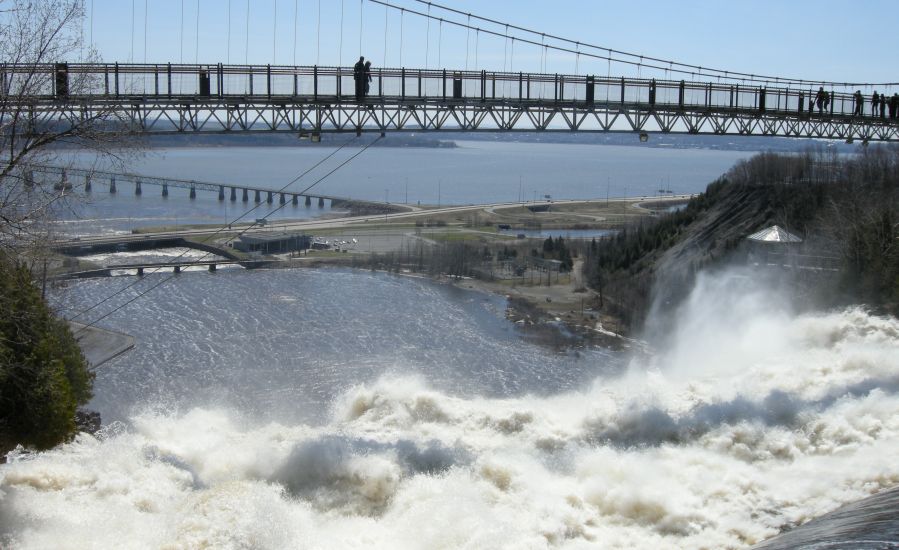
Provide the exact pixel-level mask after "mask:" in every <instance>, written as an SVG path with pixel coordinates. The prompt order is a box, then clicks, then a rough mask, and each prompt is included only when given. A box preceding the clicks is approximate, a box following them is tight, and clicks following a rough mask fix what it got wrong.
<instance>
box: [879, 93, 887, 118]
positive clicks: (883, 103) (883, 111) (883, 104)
mask: <svg viewBox="0 0 899 550" xmlns="http://www.w3.org/2000/svg"><path fill="white" fill-rule="evenodd" d="M886 117H887V95H886V94H880V118H881V119H885V118H886Z"/></svg>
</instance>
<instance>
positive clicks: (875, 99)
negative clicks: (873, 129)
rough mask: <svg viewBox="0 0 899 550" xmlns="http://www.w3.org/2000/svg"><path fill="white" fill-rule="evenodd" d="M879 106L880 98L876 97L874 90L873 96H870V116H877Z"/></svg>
mask: <svg viewBox="0 0 899 550" xmlns="http://www.w3.org/2000/svg"><path fill="white" fill-rule="evenodd" d="M879 106H880V96H879V95H877V90H874V94H873V95H872V96H871V116H872V117H876V116H877V107H879Z"/></svg>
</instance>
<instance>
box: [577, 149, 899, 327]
mask: <svg viewBox="0 0 899 550" xmlns="http://www.w3.org/2000/svg"><path fill="white" fill-rule="evenodd" d="M822 162H823V161H822V159H820V158H818V157H815V156H811V155H809V156H807V157H797V156H779V155H770V154H766V155H760V156H759V157H756V158H754V159H750V160H749V161H747V162H746V163H745V164H741V165H738V166H736V167H735V168H734V169H732V170H731V171H730V172H729V173H728V174H727V175H726V176H725V177H723V178H721V179H720V180H719V181H717V182H715V183H713V184H711V185H710V186H709V187H708V189H707V191H706V192H705V193H703V194H702V195H700V196H698V197H696V198H694V199H693V200H692V201H691V202H690V203H689V204H688V205H687V207H686V208H685V209H684V210H682V211H680V212H677V213H674V214H670V215H667V216H664V217H661V218H659V219H657V220H656V221H655V222H654V223H649V224H646V225H644V226H642V227H637V228H632V229H630V230H628V231H626V232H625V233H623V234H622V235H620V236H619V237H618V238H616V239H612V240H611V241H608V242H606V243H602V244H600V245H599V246H598V247H597V248H596V249H595V250H593V251H591V257H588V259H587V260H586V262H585V263H586V265H587V270H586V274H587V278H588V280H589V281H590V283H591V286H593V287H594V288H596V289H597V290H600V291H602V292H603V293H604V297H605V299H606V302H607V304H608V307H609V309H610V310H611V311H610V312H611V313H612V314H614V315H616V316H618V317H620V318H622V320H623V322H624V323H625V324H626V325H627V326H629V327H630V328H631V330H637V329H639V328H640V327H641V326H643V324H644V321H645V319H646V317H647V315H649V314H650V313H651V314H652V315H653V316H664V315H665V314H666V313H667V312H669V311H671V310H673V309H674V307H675V306H676V305H677V304H679V303H680V301H681V300H682V299H683V298H684V297H685V296H686V294H687V293H688V292H689V291H690V289H691V288H692V286H693V283H694V280H695V275H696V273H697V272H698V271H700V270H703V269H721V268H723V267H725V266H729V265H734V264H746V263H750V264H752V263H753V261H752V259H751V258H750V257H749V256H748V253H749V252H750V250H749V249H750V248H751V247H750V246H749V244H748V243H747V241H746V237H747V236H748V235H750V234H752V233H753V232H755V231H758V230H759V229H762V228H765V227H768V226H771V225H775V224H776V225H780V226H781V227H784V228H787V229H788V230H789V231H790V232H792V233H795V234H796V235H798V236H799V237H801V238H802V239H803V242H802V243H801V244H799V245H794V246H790V247H787V248H788V250H784V249H777V247H772V249H771V250H769V251H773V252H775V254H780V253H783V252H789V255H790V257H791V258H792V259H793V260H790V259H789V258H787V259H785V260H784V261H783V263H790V262H791V261H794V260H795V259H796V258H799V259H801V260H802V261H804V262H805V263H806V265H808V264H809V263H812V264H816V265H818V266H824V267H826V269H812V270H809V269H804V270H798V269H792V270H791V269H787V268H782V269H780V270H779V271H781V272H782V273H780V274H779V276H780V277H781V278H782V279H786V282H787V283H788V284H791V285H794V287H795V288H794V289H793V290H794V292H793V295H794V296H796V297H797V298H800V299H801V301H802V303H801V304H800V305H801V306H803V307H812V306H824V307H830V306H834V305H839V304H842V303H863V304H866V305H867V306H869V307H871V308H872V309H874V310H877V311H881V312H885V313H893V314H896V313H897V312H899V241H897V239H899V150H897V149H886V150H884V151H881V152H879V153H876V154H871V155H868V154H865V155H860V156H858V157H856V158H850V159H844V160H834V159H833V158H829V159H827V167H828V168H827V173H826V174H825V175H823V176H822V171H821V169H820V165H821V163H822ZM812 174H815V175H816V177H810V175H812ZM774 263H776V262H774ZM753 265H754V264H753ZM760 269H765V268H764V266H762V267H760ZM768 269H769V270H770V269H771V268H770V267H769V268H768Z"/></svg>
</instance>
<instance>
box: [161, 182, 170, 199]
mask: <svg viewBox="0 0 899 550" xmlns="http://www.w3.org/2000/svg"><path fill="white" fill-rule="evenodd" d="M162 196H163V197H168V196H169V184H167V183H163V184H162Z"/></svg>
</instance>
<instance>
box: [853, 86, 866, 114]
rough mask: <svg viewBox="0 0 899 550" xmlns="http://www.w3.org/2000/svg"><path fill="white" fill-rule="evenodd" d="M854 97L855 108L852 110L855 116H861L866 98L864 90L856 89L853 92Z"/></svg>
mask: <svg viewBox="0 0 899 550" xmlns="http://www.w3.org/2000/svg"><path fill="white" fill-rule="evenodd" d="M852 97H853V98H854V99H855V109H854V110H853V111H852V114H853V115H855V116H861V114H862V111H863V110H864V107H865V98H864V97H863V96H862V91H861V90H855V93H854V94H852Z"/></svg>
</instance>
